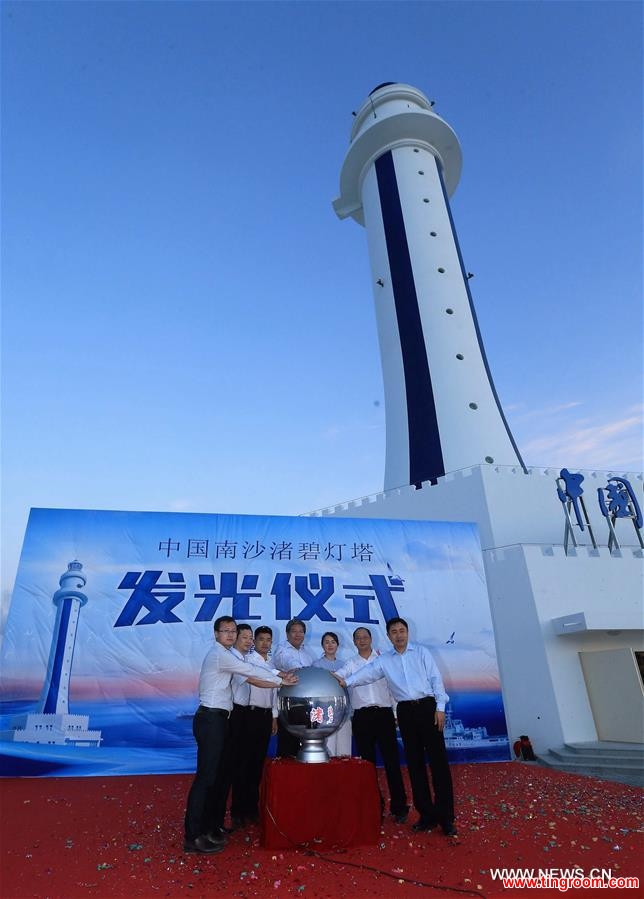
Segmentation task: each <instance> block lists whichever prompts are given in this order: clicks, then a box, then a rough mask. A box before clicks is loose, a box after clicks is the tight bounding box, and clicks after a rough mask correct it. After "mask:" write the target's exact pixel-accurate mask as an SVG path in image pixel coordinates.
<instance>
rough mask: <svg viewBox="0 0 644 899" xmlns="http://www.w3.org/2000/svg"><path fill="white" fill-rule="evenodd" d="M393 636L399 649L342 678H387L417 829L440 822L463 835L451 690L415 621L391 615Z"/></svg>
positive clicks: (352, 683) (353, 683)
mask: <svg viewBox="0 0 644 899" xmlns="http://www.w3.org/2000/svg"><path fill="white" fill-rule="evenodd" d="M387 636H388V637H389V639H390V641H391V644H392V646H393V649H391V650H390V651H389V652H386V653H383V654H382V655H380V656H378V658H376V659H373V660H372V661H371V662H369V663H368V664H367V665H365V666H364V668H361V669H360V670H359V671H356V672H354V673H353V674H351V675H349V677H347V679H346V681H345V680H343V679H341V683H342V684H343V686H346V687H349V688H350V687H358V686H362V685H364V684H370V683H373V682H374V681H377V680H379V679H380V678H381V677H385V678H386V679H387V685H388V687H389V691H390V692H391V695H392V697H393V698H394V700H395V701H396V702H397V703H398V705H397V707H396V711H397V715H398V726H399V728H400V736H401V737H402V741H403V746H404V747H405V755H406V756H407V770H408V771H409V779H410V780H411V790H412V794H413V797H414V806H415V808H416V810H417V811H418V813H419V815H420V817H419V819H418V821H417V822H416V823H415V824H414V825H413V826H412V830H415V831H430V830H433V829H434V827H435V826H436V825H437V824H440V826H441V827H442V829H443V833H444V834H445V835H446V836H448V837H455V836H457V831H456V828H455V827H454V793H453V789H452V775H451V772H450V769H449V763H448V760H447V750H446V748H445V739H444V737H443V728H444V726H445V705H446V704H447V702H449V696H448V695H447V693H446V692H445V687H444V686H443V679H442V677H441V674H440V671H439V670H438V668H437V666H436V663H435V662H434V659H433V657H432V654H431V652H430V651H429V649H427V647H426V646H422V645H421V644H419V643H410V642H409V627H408V625H407V622H406V621H405V620H404V619H403V618H390V619H389V621H388V622H387ZM425 754H427V756H428V757H429V767H430V770H431V772H432V786H433V788H434V798H433V800H432V795H431V792H430V789H429V781H428V779H427V767H426V763H425Z"/></svg>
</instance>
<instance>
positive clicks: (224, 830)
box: [206, 824, 233, 841]
mask: <svg viewBox="0 0 644 899" xmlns="http://www.w3.org/2000/svg"><path fill="white" fill-rule="evenodd" d="M231 833H233V829H232V827H224V825H223V824H216V825H215V826H214V827H213V828H211V829H210V830H209V831H208V833H207V834H206V836H207V837H208V839H209V840H212V838H213V837H214V838H215V841H216V840H218V839H220V838H223V839H225V838H226V837H227V836H228V835H229V834H231Z"/></svg>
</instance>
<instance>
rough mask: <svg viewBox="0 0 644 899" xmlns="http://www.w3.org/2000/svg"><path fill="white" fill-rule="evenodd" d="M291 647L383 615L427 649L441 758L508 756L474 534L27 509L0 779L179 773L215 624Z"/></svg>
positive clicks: (189, 753)
mask: <svg viewBox="0 0 644 899" xmlns="http://www.w3.org/2000/svg"><path fill="white" fill-rule="evenodd" d="M219 615H233V616H234V617H235V618H236V620H237V621H238V622H248V623H249V624H250V625H251V626H252V627H253V629H254V628H255V627H256V626H258V625H260V624H268V625H270V626H271V627H272V628H273V633H274V639H273V646H274V647H275V646H276V645H277V643H278V642H280V641H282V640H283V639H284V626H285V624H286V622H287V621H288V620H289V619H290V618H292V617H299V618H302V619H303V620H304V621H305V622H306V623H307V634H306V644H307V645H308V646H309V647H310V648H311V649H313V650H315V651H316V652H319V653H320V655H322V649H321V647H320V638H321V636H322V634H323V633H324V632H325V631H327V630H331V631H334V632H335V633H336V634H337V635H338V636H339V638H340V647H339V652H338V658H348V657H350V656H351V655H352V654H353V652H354V651H355V650H354V647H353V643H352V637H351V635H352V633H353V631H354V629H355V628H356V627H358V626H360V625H364V626H366V627H368V628H370V630H371V632H372V634H373V643H374V648H376V649H380V650H383V651H384V650H386V649H388V648H390V644H389V642H388V640H387V636H386V631H385V626H384V625H385V622H386V620H387V619H388V618H391V617H392V616H395V615H400V616H402V617H403V618H405V619H406V620H407V621H408V622H409V627H410V639H411V640H413V641H415V642H420V643H425V644H427V645H429V646H430V647H431V648H432V651H433V653H434V655H435V658H436V661H437V663H438V665H439V667H440V669H441V671H442V674H443V678H444V680H445V685H446V688H447V692H448V693H449V694H450V704H449V706H448V720H447V727H446V738H447V744H448V747H449V750H450V755H451V758H452V761H479V760H500V759H507V758H508V757H509V752H508V739H507V734H506V725H505V718H504V713H503V705H502V699H501V691H500V686H499V673H498V666H497V660H496V652H495V646H494V636H493V632H492V625H491V620H490V610H489V604H488V596H487V588H486V583H485V574H484V570H483V559H482V555H481V549H480V544H479V540H478V534H477V530H476V526H475V525H473V524H468V523H447V522H432V521H389V520H374V519H349V518H317V517H313V518H308V517H298V518H293V517H276V516H250V515H205V514H183V513H147V512H100V511H79V510H67V509H33V510H32V511H31V515H30V518H29V523H28V526H27V532H26V535H25V541H24V545H23V550H22V555H21V559H20V565H19V568H18V574H17V578H16V585H15V589H14V593H13V597H12V602H11V607H10V610H9V617H8V621H7V628H6V634H5V639H4V642H3V647H2V694H1V699H2V705H1V717H0V730H1V733H0V738H1V742H0V753H1V762H2V768H1V773H2V774H3V775H5V776H7V775H9V776H18V775H30V776H34V775H56V776H61V775H84V774H88V775H92V774H96V775H98V774H100V775H106V774H144V773H159V772H167V773H171V772H175V773H178V772H190V771H193V770H194V768H195V744H194V740H193V738H192V715H193V713H194V711H195V709H196V707H197V705H198V695H197V686H198V678H199V669H200V667H201V662H202V659H203V657H204V655H205V654H206V652H207V650H208V648H209V646H210V645H211V642H212V640H213V622H214V620H215V619H216V618H217V617H218V616H219Z"/></svg>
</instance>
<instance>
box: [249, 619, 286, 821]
mask: <svg viewBox="0 0 644 899" xmlns="http://www.w3.org/2000/svg"><path fill="white" fill-rule="evenodd" d="M272 642H273V631H272V630H271V628H270V627H268V626H267V625H265V624H263V625H260V626H259V627H257V628H255V648H254V649H253V650H252V651H251V652H250V653H249V654H248V656H247V657H246V661H248V662H252V664H253V665H257V666H258V667H259V668H265V669H266V670H267V671H270V672H271V673H274V671H275V668H274V667H273V662H272V659H270V658H269V653H270V650H271V644H272ZM277 714H278V708H277V690H264V689H262V688H261V687H255V686H253V685H251V687H250V697H249V703H248V711H247V714H246V730H245V739H244V746H243V757H242V762H241V772H240V779H241V782H242V791H243V793H242V796H243V798H242V814H243V816H244V818H245V820H246V821H250V822H251V823H256V822H257V821H258V819H259V785H260V782H261V779H262V773H263V771H264V761H265V759H266V753H267V752H268V744H269V742H270V739H271V736H273V735H274V734H276V733H277Z"/></svg>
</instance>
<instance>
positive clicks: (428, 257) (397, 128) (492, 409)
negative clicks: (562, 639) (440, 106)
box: [333, 82, 525, 490]
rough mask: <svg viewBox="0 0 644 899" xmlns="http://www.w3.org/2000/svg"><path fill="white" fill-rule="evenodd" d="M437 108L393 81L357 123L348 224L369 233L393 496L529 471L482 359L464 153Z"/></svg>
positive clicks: (347, 165) (348, 173) (341, 202)
mask: <svg viewBox="0 0 644 899" xmlns="http://www.w3.org/2000/svg"><path fill="white" fill-rule="evenodd" d="M432 106H433V102H431V101H430V100H428V99H427V97H426V96H425V95H424V94H422V93H421V92H420V91H419V90H417V89H416V88H414V87H411V86H410V85H408V84H397V83H393V82H385V83H384V84H381V85H378V87H376V88H374V90H373V91H371V93H370V94H369V96H368V97H367V100H366V101H365V102H364V103H363V105H362V106H361V107H360V109H359V110H358V112H357V113H356V114H355V116H354V118H353V127H352V129H351V144H350V146H349V150H348V152H347V155H346V157H345V160H344V163H343V166H342V171H341V174H340V196H339V197H338V199H337V200H335V201H334V203H333V207H334V209H335V211H336V213H337V215H338V217H339V218H341V219H343V218H347V217H349V216H351V217H352V218H353V219H355V220H356V221H357V222H358V223H359V224H361V225H364V226H365V228H366V232H367V242H368V246H369V256H370V260H371V269H372V273H373V283H374V284H376V285H378V289H377V292H375V300H376V317H377V323H378V337H379V341H380V353H381V359H382V369H383V379H384V392H385V411H386V461H385V490H389V489H391V488H393V487H400V486H402V485H405V484H415V485H417V486H420V484H421V483H422V482H423V481H435V480H436V479H437V478H439V477H441V476H442V475H444V474H445V473H446V472H449V471H457V470H458V469H461V468H468V467H470V466H472V465H479V464H484V463H487V464H492V463H494V464H496V465H520V466H521V467H522V468H523V469H524V470H525V466H524V464H523V460H522V459H521V456H520V454H519V450H518V449H517V446H516V443H515V442H514V438H513V437H512V434H511V433H510V429H509V427H508V424H507V421H506V419H505V416H504V414H503V410H502V408H501V404H500V402H499V398H498V396H497V393H496V390H495V388H494V384H493V382H492V375H491V373H490V369H489V366H488V363H487V359H486V356H485V350H484V347H483V341H482V339H481V334H480V331H479V327H478V323H477V320H476V313H475V311H474V304H473V302H472V296H471V293H470V289H469V285H468V280H469V273H468V272H467V271H466V270H465V268H464V266H463V260H462V258H461V252H460V248H459V245H458V239H457V236H456V230H455V228H454V223H453V220H452V215H451V211H450V207H449V197H450V196H451V195H452V194H453V193H454V191H455V189H456V186H457V184H458V181H459V178H460V174H461V163H462V160H461V148H460V146H459V142H458V138H457V137H456V134H455V133H454V131H453V130H452V128H451V127H450V126H449V125H448V124H447V122H445V121H444V120H443V119H442V118H440V116H438V115H436V113H434V112H432Z"/></svg>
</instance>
